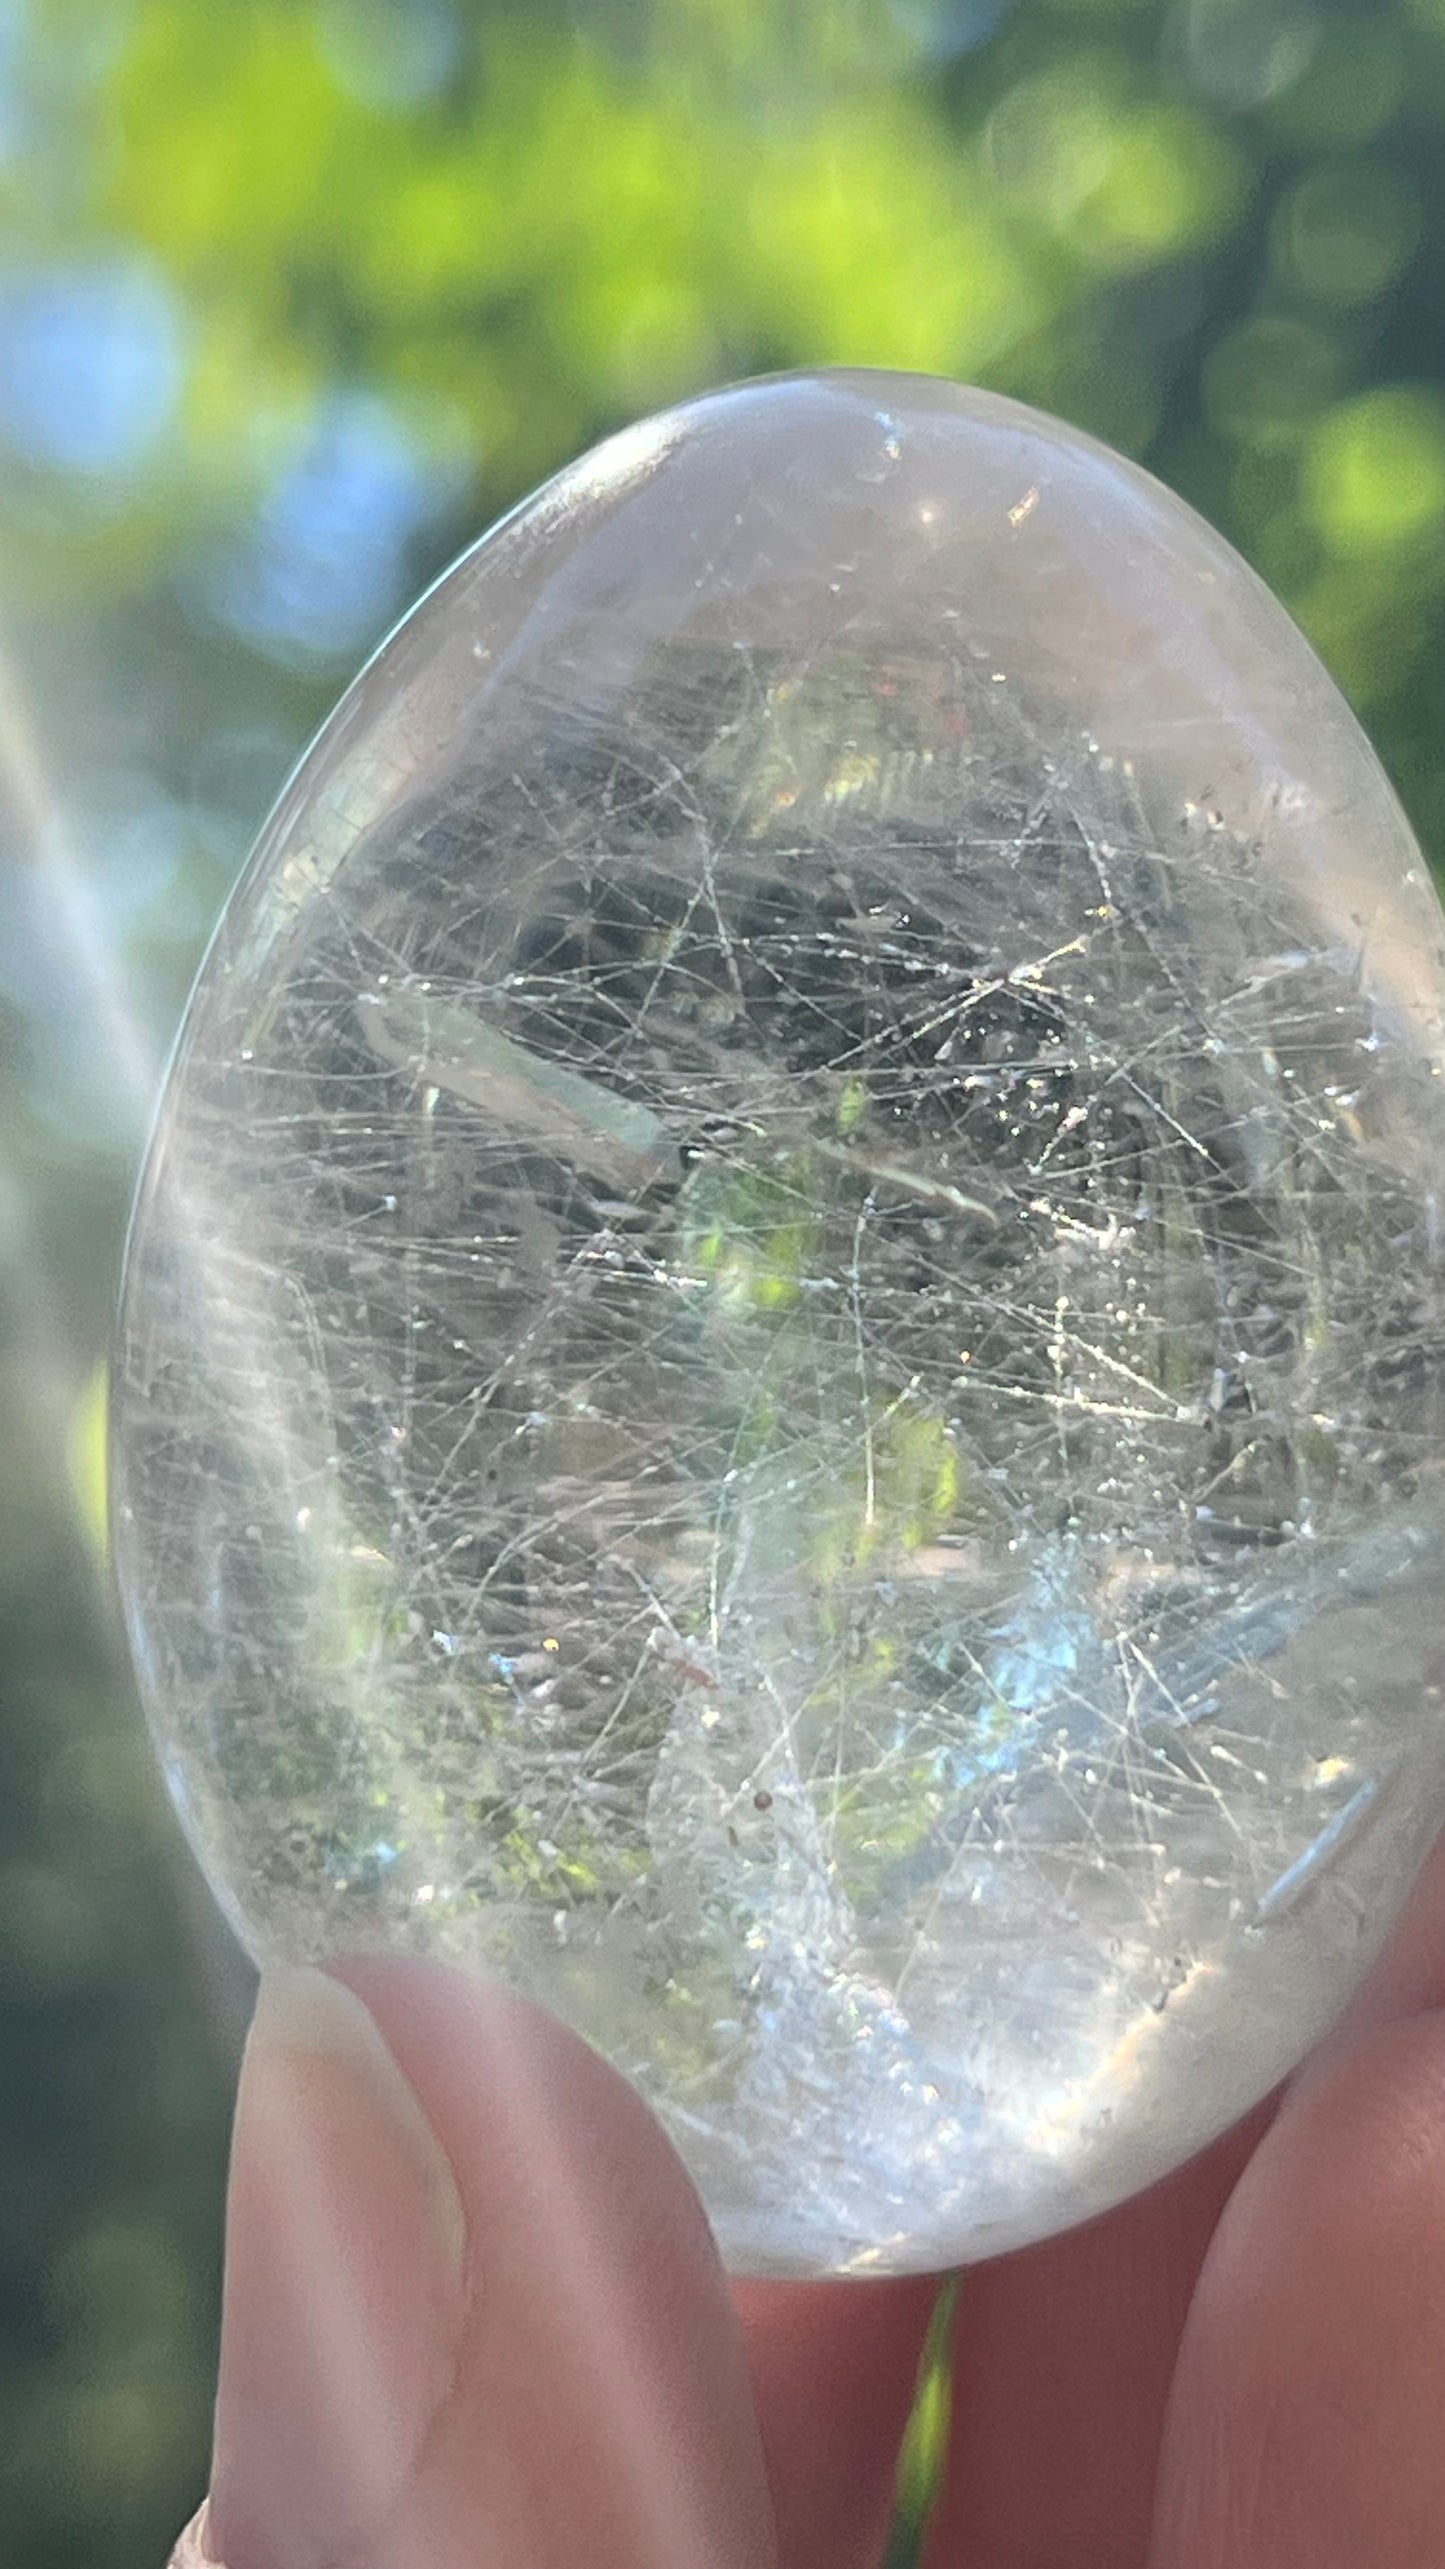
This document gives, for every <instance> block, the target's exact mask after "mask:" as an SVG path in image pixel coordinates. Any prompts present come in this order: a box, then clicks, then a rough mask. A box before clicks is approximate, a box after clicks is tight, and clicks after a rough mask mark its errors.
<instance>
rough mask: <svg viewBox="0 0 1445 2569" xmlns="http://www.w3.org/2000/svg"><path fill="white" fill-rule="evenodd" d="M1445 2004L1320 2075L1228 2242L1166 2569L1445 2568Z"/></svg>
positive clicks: (1171, 2488)
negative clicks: (1444, 2409) (1444, 2391)
mask: <svg viewBox="0 0 1445 2569" xmlns="http://www.w3.org/2000/svg"><path fill="white" fill-rule="evenodd" d="M1442 2381H1445V2016H1441V2015H1438V2014H1436V2015H1429V2016H1421V2017H1417V2018H1415V2019H1413V2020H1409V2021H1406V2022H1403V2023H1396V2024H1394V2025H1391V2026H1388V2027H1385V2028H1383V2029H1381V2030H1377V2031H1375V2032H1372V2033H1370V2034H1367V2035H1365V2036H1364V2037H1362V2038H1361V2039H1360V2040H1359V2041H1358V2042H1357V2043H1355V2044H1354V2045H1352V2046H1350V2047H1349V2048H1347V2049H1345V2048H1341V2049H1339V2050H1336V2051H1334V2052H1332V2053H1331V2055H1330V2056H1329V2057H1328V2058H1327V2059H1324V2060H1322V2061H1321V2062H1320V2063H1319V2064H1318V2066H1317V2068H1316V2069H1315V2070H1313V2071H1312V2072H1311V2073H1310V2075H1309V2076H1307V2077H1306V2078H1305V2079H1303V2080H1302V2081H1301V2082H1300V2084H1299V2086H1298V2087H1297V2088H1296V2089H1295V2090H1294V2092H1293V2093H1292V2094H1291V2096H1290V2097H1289V2099H1288V2100H1287V2101H1286V2103H1285V2105H1284V2107H1283V2108H1282V2110H1281V2112H1280V2115H1279V2118H1278V2120H1277V2122H1276V2123H1275V2126H1274V2128H1273V2130H1272V2131H1271V2132H1270V2134H1269V2136H1268V2138H1267V2139H1266V2140H1265V2141H1264V2143H1263V2144H1262V2145H1261V2148H1260V2150H1259V2152H1258V2154H1257V2156H1256V2158H1255V2159H1254V2161H1253V2163H1252V2165H1251V2166H1250V2168H1249V2170H1248V2171H1247V2173H1246V2175H1245V2176H1244V2177H1243V2178H1242V2180H1241V2182H1240V2184H1239V2187H1238V2188H1237V2190H1236V2193H1235V2195H1234V2198H1233V2200H1232V2202H1231V2204H1230V2206H1229V2209H1228V2211H1227V2213H1226V2214H1225V2216H1224V2218H1223V2220H1222V2221H1221V2223H1220V2226H1219V2230H1218V2232H1217V2235H1216V2237H1215V2240H1214V2244H1213V2246H1212V2247H1211V2249H1210V2252H1209V2256H1208V2259H1207V2260H1206V2263H1205V2266H1204V2270H1203V2273H1202V2274H1201V2276H1200V2280H1199V2286H1198V2290H1197V2292H1196V2294H1195V2297H1194V2303H1193V2306H1192V2308H1191V2311H1190V2316H1189V2322H1188V2327H1187V2329H1186V2332H1185V2337H1184V2344H1183V2348H1182V2351H1181V2354H1180V2360H1179V2366H1178V2370H1177V2374H1176V2377H1175V2382H1174V2388H1173V2392H1172V2395H1171V2399H1170V2404H1169V2416H1168V2424H1167V2428H1166V2433H1165V2439H1164V2452H1163V2461H1162V2468H1161V2480H1160V2503H1159V2520H1158V2531H1157V2535H1156V2539H1155V2544H1154V2549H1153V2552H1152V2554H1151V2558H1152V2561H1153V2563H1154V2569H1359V2564H1360V2563H1361V2562H1365V2561H1368V2562H1369V2564H1370V2569H1427V2564H1433V2563H1435V2562H1437V2561H1439V2560H1441V2559H1442V2558H1445V2435H1442V2433H1441V2383H1442Z"/></svg>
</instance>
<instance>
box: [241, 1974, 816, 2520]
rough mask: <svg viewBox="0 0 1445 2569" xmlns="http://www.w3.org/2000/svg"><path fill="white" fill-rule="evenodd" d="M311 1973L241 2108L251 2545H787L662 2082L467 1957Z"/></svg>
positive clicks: (244, 2398) (245, 2509)
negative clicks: (606, 2056) (500, 1984)
mask: <svg viewBox="0 0 1445 2569" xmlns="http://www.w3.org/2000/svg"><path fill="white" fill-rule="evenodd" d="M283 1977H284V1978H285V1980H286V1982H287V1987H286V1988H283V1989H281V1990H280V1992H279V1995H278V1996H277V1997H275V1998H273V1999H272V2000H271V2001H270V2002H268V2004H267V2005H266V2006H265V2007H264V2008H263V2009H262V2010H261V2011H259V2013H258V2030H257V2032H256V2033H255V2034H254V2035H253V2040H252V2045H251V2047H250V2048H249V2050H248V2058H247V2066H246V2069H245V2071H244V2072H243V2079H242V2094H241V2104H240V2110H239V2112H238V2119H237V2153H236V2160H235V2166H234V2172H233V2186H232V2211H233V2225H232V2232H231V2237H230V2241H229V2245H228V2267H227V2300H226V2312H225V2316H224V2320H223V2343H222V2365H221V2398H220V2401H219V2402H218V2411H217V2477H216V2480H215V2482H214V2483H213V2489H212V2500H211V2510H210V2516H209V2519H207V2521H208V2523H209V2526H210V2532H209V2533H208V2536H207V2539H208V2541H209V2540H210V2539H211V2538H212V2536H214V2538H215V2539H216V2541H217V2543H218V2544H219V2546H220V2553H219V2556H220V2557H222V2558H224V2559H225V2561H226V2562H227V2564H228V2569H331V2564H332V2563H333V2562H334V2561H335V2560H337V2559H338V2558H345V2559H347V2560H354V2561H356V2562H358V2563H360V2562H362V2561H364V2562H365V2564H366V2569H473V2564H474V2563H475V2562H476V2561H477V2560H497V2561H499V2562H500V2561H505V2562H506V2563H507V2569H574V2564H580V2563H582V2562H584V2561H585V2562H586V2563H587V2564H588V2569H664V2564H665V2569H774V2560H775V2551H774V2543H773V2532H772V2516H771V2509H770V2504H769V2500H768V2494H767V2483H766V2477H765V2473H764V2467H763V2461H762V2453H761V2447H760V2444H759V2439H758V2433H757V2424H756V2419H755V2416H754V2413H753V2408H752V2402H751V2395H750V2388H749V2382H748V2375H747V2367H746V2362H745V2358H744V2353H743V2348H742V2342H741V2335H740V2332H739V2328H738V2324H737V2319H736V2314H735V2312H734V2310H733V2306H732V2302H731V2298H730V2295H729V2292H728V2288H727V2282H726V2278H725V2277H724V2275H723V2273H722V2270H721V2266H720V2264H719V2260H718V2257H717V2253H716V2250H715V2247H714V2245H713V2241H712V2237H711V2233H710V2231H709V2229H708V2225H707V2222H706V2219H705V2217H704V2214H703V2211H702V2208H701V2206H700V2204H699V2202H698V2199H697V2196H696V2193H695V2191H694V2189H693V2187H692V2185H691V2183H690V2182H689V2180H688V2177H687V2175H686V2173H685V2171H684V2169H683V2168H682V2165H681V2163H680V2161H679V2160H678V2159H677V2157H676V2154H675V2153H674V2151H673V2150H672V2148H671V2146H670V2145H669V2143H668V2141H667V2139H666V2137H665V2135H664V2134H663V2132H662V2130H661V2128H660V2126H659V2125H658V2124H657V2123H656V2121H655V2120H654V2118H653V2116H652V2115H651V2114H650V2113H649V2111H648V2109H647V2107H646V2105H645V2104H644V2103H643V2101H642V2100H641V2098H640V2097H639V2096H637V2095H636V2094H635V2093H634V2091H633V2090H632V2089H631V2088H629V2087H628V2085H627V2084H626V2082H625V2081H624V2080H623V2079H621V2078H620V2077H619V2076H618V2074H617V2073H616V2072H615V2071H613V2070H612V2069H610V2068H609V2067H608V2066H607V2064H606V2063H605V2062H603V2061H602V2060H601V2059H599V2058H598V2056H597V2055H596V2054H595V2053H593V2052H591V2051H590V2050H589V2049H588V2048H587V2047H586V2046H585V2045H584V2044H583V2043H581V2042H580V2041H578V2040H577V2039H576V2038H575V2037H574V2036H573V2035H571V2034H570V2033H568V2032H567V2031H566V2030H565V2029H564V2028H563V2027H562V2026H560V2025H559V2024H557V2023H555V2022H554V2021H553V2020H552V2019H550V2018H548V2017H546V2016H544V2015H542V2014H541V2013H540V2012H539V2011H538V2010H536V2009H535V2008H532V2007H530V2006H528V2005H527V2004H525V2003H524V2002H523V2001H522V2000H520V1999H517V1998H514V1997H511V1996H510V1995H508V1994H507V1993H506V1992H504V1991H503V1990H501V1989H498V1988H494V1987H489V1986H486V1985H483V1984H479V1983H478V1982H476V1981H475V1980H473V1979H472V1978H471V1977H470V1976H468V1975H465V1974H463V1973H460V1972H457V1971H453V1970H450V1969H448V1968H445V1967H443V1966H438V1965H436V1964H433V1963H420V1962H416V1961H412V1960H406V1959H400V1960H384V1961H382V1960H366V1961H358V1962H355V1963H348V1964H346V1965H344V1966H338V1967H336V1968H334V1969H332V1970H329V1971H328V1972H326V1973H319V1972H312V1973H306V1974H297V1975H289V1976H283ZM288 1993H289V1994H288Z"/></svg>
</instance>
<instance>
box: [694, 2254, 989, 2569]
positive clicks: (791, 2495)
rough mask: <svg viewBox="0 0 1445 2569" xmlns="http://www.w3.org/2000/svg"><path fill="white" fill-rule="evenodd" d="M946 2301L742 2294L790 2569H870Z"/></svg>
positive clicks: (811, 2289)
mask: <svg viewBox="0 0 1445 2569" xmlns="http://www.w3.org/2000/svg"><path fill="white" fill-rule="evenodd" d="M937 2291H938V2278H937V2277H936V2276H934V2275H923V2276H908V2277H906V2278H904V2279H903V2280H901V2281H898V2282H881V2281H880V2282H870V2283H856V2284H855V2283H816V2284H757V2283H751V2284H737V2285H735V2286H734V2296H735V2299H736V2301H737V2305H738V2310H739V2313H740V2316H741V2319H742V2324H743V2334H744V2337H745V2339H746V2342H747V2349H748V2358H749V2362H750V2365H751V2368H752V2377H753V2391H754V2398H755V2401H756V2405H757V2411H758V2417H759V2421H760V2423H761V2427H762V2435H763V2446H764V2450H765V2453H766V2455H767V2465H768V2477H769V2482H770V2484H771V2487H772V2493H773V2508H774V2514H775V2517H776V2522H777V2537H778V2556H779V2560H780V2562H781V2564H782V2569H874V2564H875V2563H876V2562H877V2561H878V2560H879V2559H881V2557H882V2553H883V2545H884V2541H885V2539H886V2535H887V2527H888V2519H889V2516H890V2513H891V2511H892V2505H893V2475H894V2468H895V2465H896V2462H897V2458H898V2447H899V2444H900V2442H901V2440H902V2436H903V2429H904V2426H905V2425H906V2423H907V2419H908V2411H909V2408H910V2406H911V2404H912V2399H913V2393H914V2389H915V2386H916V2381H917V2372H918V2359H919V2354H920V2351H921V2349H922V2345H923V2340H924V2337H925V2335H926V2333H927V2329H928V2321H929V2314H930V2312H931V2311H932V2308H933V2302H934V2298H935V2295H936V2293H937Z"/></svg>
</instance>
